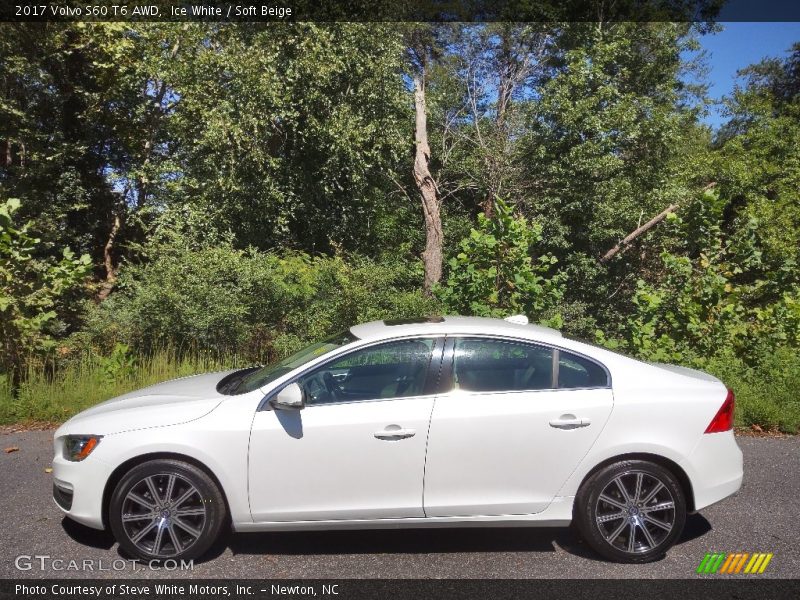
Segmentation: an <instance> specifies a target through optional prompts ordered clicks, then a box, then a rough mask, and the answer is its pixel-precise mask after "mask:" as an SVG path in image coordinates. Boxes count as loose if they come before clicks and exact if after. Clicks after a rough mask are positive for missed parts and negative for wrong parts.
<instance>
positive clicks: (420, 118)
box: [406, 25, 444, 295]
mask: <svg viewBox="0 0 800 600" xmlns="http://www.w3.org/2000/svg"><path fill="white" fill-rule="evenodd" d="M440 36H441V31H439V30H437V28H436V27H435V26H431V25H414V26H411V28H410V29H409V30H408V33H407V42H406V43H407V47H408V54H409V57H410V61H409V62H410V67H411V72H412V75H411V77H412V80H413V82H414V168H413V170H412V173H413V175H414V181H415V183H416V185H417V189H418V190H419V193H420V198H421V200H422V213H423V215H424V217H425V250H424V251H423V252H422V263H423V265H424V268H425V275H424V279H423V289H424V291H425V293H426V294H429V295H430V294H431V293H432V290H433V286H434V285H435V284H437V283H438V282H439V280H440V279H441V278H442V260H443V258H442V257H443V254H442V245H443V240H444V236H443V233H442V217H441V211H440V207H439V189H438V187H437V185H436V180H435V179H434V178H433V175H431V171H430V162H431V148H430V145H429V144H428V107H427V102H426V99H425V93H426V90H425V88H426V84H427V80H428V77H429V74H430V71H431V68H432V63H433V61H434V60H436V58H437V56H438V55H439V53H440V52H441V49H440V40H439V39H438V38H439V37H440Z"/></svg>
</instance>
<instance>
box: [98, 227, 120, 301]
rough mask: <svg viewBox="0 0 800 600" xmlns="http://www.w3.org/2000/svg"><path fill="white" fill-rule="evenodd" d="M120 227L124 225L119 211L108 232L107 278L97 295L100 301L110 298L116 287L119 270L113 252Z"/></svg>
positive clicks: (106, 249) (106, 247) (105, 256)
mask: <svg viewBox="0 0 800 600" xmlns="http://www.w3.org/2000/svg"><path fill="white" fill-rule="evenodd" d="M120 227H122V219H120V216H119V213H115V214H114V223H113V224H112V225H111V231H110V232H109V234H108V240H107V241H106V245H105V247H104V248H103V264H104V265H105V268H106V279H105V281H104V282H103V285H102V287H101V288H100V293H99V294H98V295H97V299H98V300H99V301H100V302H102V301H103V300H105V299H106V298H108V295H109V294H110V293H111V290H112V289H113V288H114V284H115V283H116V281H117V271H116V269H115V268H114V258H113V255H112V253H113V250H114V240H115V239H116V237H117V233H119V230H120Z"/></svg>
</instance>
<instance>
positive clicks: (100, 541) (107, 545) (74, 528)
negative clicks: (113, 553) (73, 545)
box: [61, 517, 116, 550]
mask: <svg viewBox="0 0 800 600" xmlns="http://www.w3.org/2000/svg"><path fill="white" fill-rule="evenodd" d="M61 527H62V528H63V529H64V531H65V532H66V534H67V535H68V536H69V537H70V538H72V539H73V540H74V541H76V542H78V543H79V544H82V545H84V546H89V547H90V548H99V549H101V550H110V549H111V547H112V546H113V545H114V544H116V541H115V540H114V536H113V535H111V532H110V531H108V530H101V529H92V528H91V527H87V526H86V525H81V524H80V523H78V522H76V521H73V520H72V519H68V518H67V517H64V518H63V519H61Z"/></svg>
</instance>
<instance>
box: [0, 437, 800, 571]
mask: <svg viewBox="0 0 800 600" xmlns="http://www.w3.org/2000/svg"><path fill="white" fill-rule="evenodd" d="M51 443H52V431H30V432H21V433H10V434H0V448H1V449H5V448H8V447H12V446H16V447H19V451H17V452H13V453H8V454H6V453H2V454H0V482H1V484H0V507H2V511H0V577H2V578H23V577H31V578H33V577H35V578H41V577H58V578H65V577H80V578H87V577H103V578H106V577H110V578H118V577H147V578H152V577H196V578H226V579H234V578H248V577H257V578H360V577H370V578H401V577H412V578H428V577H431V578H495V577H499V578H525V577H543V578H591V577H602V578H618V577H630V578H687V577H688V578H693V577H698V576H697V575H695V569H696V567H697V565H698V564H699V562H700V560H701V559H702V558H703V556H704V555H705V553H706V552H709V551H727V552H735V551H744V552H773V553H774V554H775V556H774V558H773V559H772V562H771V563H770V565H769V567H768V569H767V571H766V573H765V574H764V575H763V577H767V576H769V577H784V578H798V577H800V542H798V539H800V437H792V438H751V437H742V438H739V444H740V446H741V447H742V450H743V451H744V456H745V481H744V485H743V486H742V489H741V491H740V492H739V494H738V495H737V496H735V497H733V498H729V499H727V500H726V501H724V502H722V503H720V504H717V505H715V506H712V507H709V508H708V509H706V510H704V511H703V513H702V515H693V516H690V517H689V521H688V522H687V526H686V530H685V531H684V535H683V537H682V539H681V541H680V542H679V543H678V544H677V545H676V546H675V547H674V548H672V550H670V552H669V554H668V555H667V557H666V558H664V559H662V560H660V561H658V562H655V563H651V564H647V565H620V564H612V563H606V562H602V561H600V560H598V559H597V558H595V556H594V555H593V554H592V553H591V552H590V551H589V550H588V549H587V548H586V547H585V545H584V544H582V543H581V541H580V540H579V539H578V538H577V537H576V536H575V535H574V534H573V533H572V531H571V530H570V529H566V528H563V529H522V528H514V529H450V530H445V529H429V530H405V531H363V532H352V531H348V532H319V533H264V534H231V535H229V536H227V538H226V539H225V540H224V542H222V543H220V544H218V545H217V547H216V548H214V549H213V550H212V552H210V554H209V555H208V556H206V557H205V558H204V559H203V560H202V561H195V564H194V568H193V570H191V571H183V572H180V573H178V572H175V571H169V572H168V571H156V572H144V571H135V570H134V567H133V565H132V564H131V563H129V562H128V563H125V561H123V560H122V559H121V555H120V554H119V552H118V550H117V546H116V544H115V543H114V540H113V538H112V537H111V536H110V535H109V534H106V533H104V532H97V531H94V530H91V529H87V528H85V527H82V526H80V525H77V524H75V523H72V522H71V521H69V520H66V519H64V518H63V517H62V515H61V513H60V511H59V510H58V509H57V508H56V507H55V506H54V504H53V501H52V499H51V487H52V482H51V477H52V476H51V475H50V474H48V473H47V472H46V471H45V469H46V468H48V467H49V465H50V460H51V458H52V456H51V455H52V447H51ZM20 555H22V556H48V557H50V558H48V559H34V560H31V561H30V564H31V567H32V568H31V569H30V570H19V569H17V567H16V566H15V563H17V562H18V561H17V560H16V558H17V557H18V556H20ZM87 559H91V560H93V561H94V562H92V563H91V564H92V566H93V567H94V569H95V570H94V572H92V571H75V570H65V569H67V568H68V567H70V563H69V561H71V560H74V561H78V562H82V561H84V560H87ZM42 560H44V562H45V563H46V566H45V569H44V570H40V568H39V564H40V563H41V562H42ZM55 560H61V561H63V563H53V562H51V561H55ZM20 564H21V565H22V566H27V564H29V563H28V561H26V560H25V559H23V560H22V563H20ZM53 564H55V565H56V566H57V567H60V568H61V569H62V570H56V569H53V568H52V566H53ZM123 565H124V568H122V567H123ZM138 568H140V569H141V568H142V567H141V566H140V567H138ZM99 569H104V570H102V571H100V570H99ZM706 577H709V576H706ZM713 577H718V576H713ZM737 577H745V576H744V575H739V576H737Z"/></svg>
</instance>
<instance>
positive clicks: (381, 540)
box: [61, 514, 712, 564]
mask: <svg viewBox="0 0 800 600" xmlns="http://www.w3.org/2000/svg"><path fill="white" fill-rule="evenodd" d="M61 524H62V527H63V528H64V531H65V532H66V533H67V535H69V536H70V537H71V538H72V539H73V540H75V541H76V542H78V543H80V544H85V545H87V546H91V547H93V548H101V549H105V550H108V549H110V548H111V547H112V546H114V544H115V542H114V538H113V536H112V535H111V533H110V532H109V531H98V530H96V529H90V528H88V527H85V526H83V525H80V524H78V523H75V522H74V521H71V520H70V519H67V518H64V519H63V520H62V522H61ZM711 529H712V527H711V524H710V523H709V522H708V520H707V519H706V518H705V517H703V516H702V515H700V514H694V515H688V516H687V518H686V526H685V527H684V530H683V534H682V535H681V537H680V538H679V539H678V542H677V544H683V543H686V542H688V541H691V540H694V539H697V538H699V537H702V536H704V535H706V534H707V533H708V532H709V531H711ZM228 548H230V550H231V552H232V553H233V555H234V556H235V555H239V554H243V555H286V556H294V555H315V554H316V555H320V554H437V553H459V552H555V551H556V549H557V548H560V549H562V550H563V551H565V552H568V553H569V554H572V555H575V556H578V557H580V558H585V559H587V560H597V561H603V560H604V559H602V558H601V557H599V556H598V555H597V554H596V553H595V552H594V551H593V550H592V549H591V548H589V547H588V546H587V545H586V544H585V543H584V542H583V540H581V539H580V537H579V536H578V534H577V533H576V532H575V531H574V530H573V528H571V527H462V528H420V529H366V530H353V531H291V532H289V531H287V532H265V533H233V532H230V531H228V532H226V533H225V534H223V535H222V536H220V539H219V540H217V542H216V543H214V544H213V545H212V546H211V548H209V550H208V552H206V553H205V554H204V555H203V556H202V557H201V558H199V559H195V561H194V562H195V563H196V564H202V563H205V562H210V561H213V560H214V559H216V558H218V557H219V556H221V555H222V554H223V553H224V552H225V550H226V549H228ZM117 552H118V554H119V555H120V556H122V557H123V558H126V559H128V558H130V557H129V556H128V555H127V554H125V553H124V552H123V551H122V550H120V549H119V548H118V549H117Z"/></svg>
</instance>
